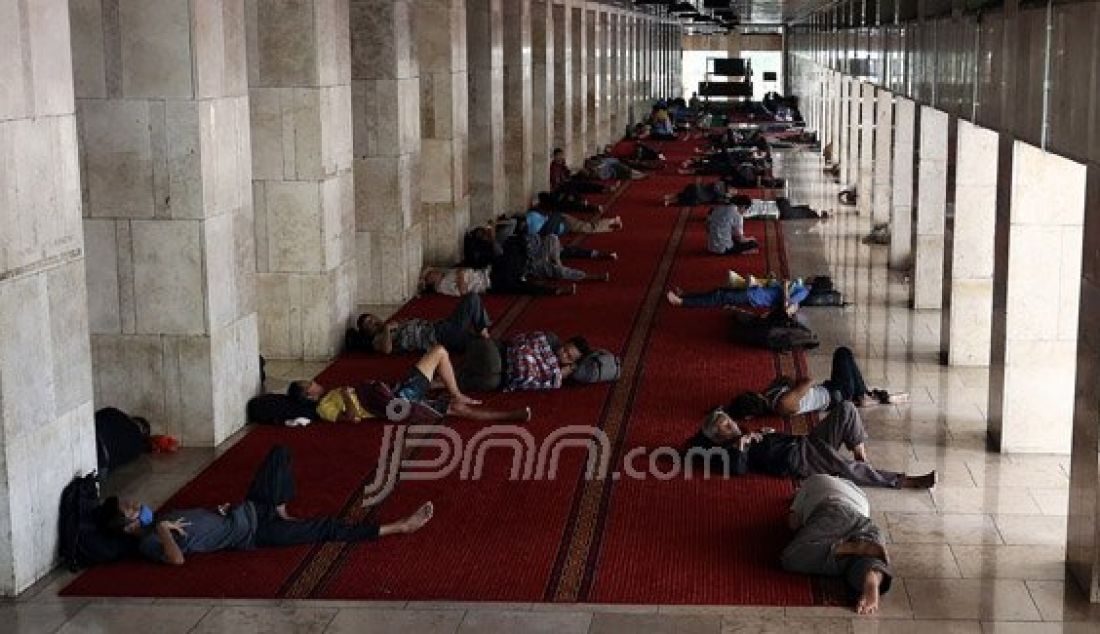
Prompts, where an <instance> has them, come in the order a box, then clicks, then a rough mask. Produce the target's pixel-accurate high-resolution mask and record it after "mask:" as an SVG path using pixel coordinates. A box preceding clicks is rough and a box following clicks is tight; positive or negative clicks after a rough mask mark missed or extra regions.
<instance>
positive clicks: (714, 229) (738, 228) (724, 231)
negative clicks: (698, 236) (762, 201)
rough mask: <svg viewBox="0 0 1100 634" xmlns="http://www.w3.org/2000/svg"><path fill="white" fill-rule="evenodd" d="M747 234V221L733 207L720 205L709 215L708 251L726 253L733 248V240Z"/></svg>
mask: <svg viewBox="0 0 1100 634" xmlns="http://www.w3.org/2000/svg"><path fill="white" fill-rule="evenodd" d="M744 232H745V219H744V218H742V217H741V212H739V211H737V207H735V206H733V205H718V206H717V207H714V208H713V209H711V210H710V213H709V214H708V215H707V250H708V251H710V252H711V253H719V254H721V253H725V252H726V251H729V250H730V249H731V248H733V238H734V236H737V237H738V238H740V237H741V236H742V235H743V234H744Z"/></svg>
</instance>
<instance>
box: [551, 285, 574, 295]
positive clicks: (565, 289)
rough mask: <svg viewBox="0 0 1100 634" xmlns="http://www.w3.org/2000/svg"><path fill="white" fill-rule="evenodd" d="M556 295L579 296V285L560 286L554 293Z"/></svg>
mask: <svg viewBox="0 0 1100 634" xmlns="http://www.w3.org/2000/svg"><path fill="white" fill-rule="evenodd" d="M554 294H555V295H576V294H577V285H576V284H570V285H569V286H560V287H558V289H557V290H556V291H555V292H554Z"/></svg>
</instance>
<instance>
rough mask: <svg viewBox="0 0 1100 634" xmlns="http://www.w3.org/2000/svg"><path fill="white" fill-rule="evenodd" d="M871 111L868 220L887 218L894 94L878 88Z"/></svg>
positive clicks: (889, 198) (891, 178) (891, 192)
mask: <svg viewBox="0 0 1100 634" xmlns="http://www.w3.org/2000/svg"><path fill="white" fill-rule="evenodd" d="M873 107H874V108H875V110H876V111H877V112H876V114H875V157H874V161H873V171H874V174H873V176H872V183H873V184H872V186H871V189H872V190H873V192H872V193H873V195H874V198H873V200H872V201H871V223H872V224H879V223H883V222H889V221H890V203H891V199H892V195H893V191H892V185H893V176H894V174H893V157H894V147H893V146H894V95H893V94H892V93H891V92H890V91H888V90H879V91H878V95H877V97H876V100H875V104H874V106H873Z"/></svg>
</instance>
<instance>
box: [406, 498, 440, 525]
mask: <svg viewBox="0 0 1100 634" xmlns="http://www.w3.org/2000/svg"><path fill="white" fill-rule="evenodd" d="M433 515H435V506H433V505H432V503H431V502H425V503H424V504H423V505H422V506H421V507H420V508H418V509H417V510H416V512H415V513H413V514H412V515H410V516H408V517H407V518H405V521H404V522H402V523H401V525H402V526H401V529H402V530H401V532H403V533H415V532H416V531H418V530H420V529H422V528H424V525H425V524H427V523H428V522H429V521H431V519H432V516H433Z"/></svg>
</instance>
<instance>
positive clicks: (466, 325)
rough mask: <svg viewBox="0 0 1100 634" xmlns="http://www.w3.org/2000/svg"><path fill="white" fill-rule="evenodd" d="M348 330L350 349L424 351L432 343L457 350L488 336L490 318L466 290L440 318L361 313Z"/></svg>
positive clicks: (479, 302) (479, 300)
mask: <svg viewBox="0 0 1100 634" xmlns="http://www.w3.org/2000/svg"><path fill="white" fill-rule="evenodd" d="M355 324H356V327H355V329H353V330H349V331H348V334H347V337H346V341H347V348H348V350H351V351H355V352H358V351H374V352H380V353H382V354H402V353H408V352H427V351H428V350H430V349H431V348H432V347H433V346H435V345H442V346H444V347H445V348H447V350H449V351H451V352H455V353H461V352H462V351H464V350H465V349H466V344H467V343H469V342H470V340H471V339H476V338H478V337H488V336H489V326H491V325H492V321H491V320H490V319H489V313H488V312H486V310H485V307H484V306H482V304H481V296H480V295H478V294H477V293H467V294H465V295H463V296H462V299H461V300H460V301H459V302H458V305H457V306H455V309H454V312H452V313H451V314H450V315H449V316H448V317H446V318H444V319H439V320H436V321H429V320H427V319H403V320H395V321H391V322H386V321H383V320H382V319H380V318H379V317H378V316H377V315H373V314H371V313H363V314H362V315H359V318H358V319H357V320H356V322H355Z"/></svg>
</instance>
